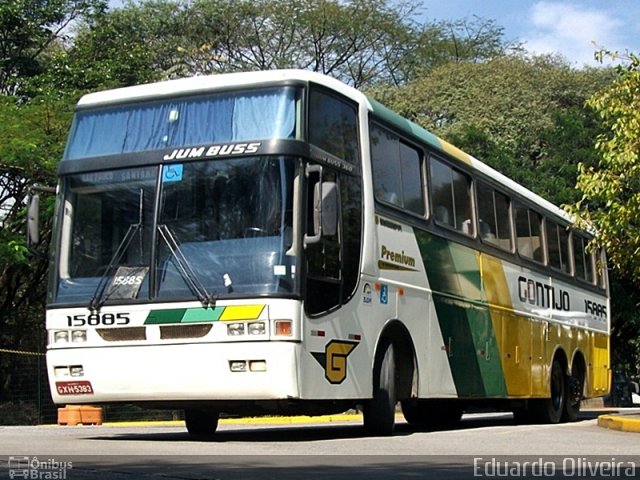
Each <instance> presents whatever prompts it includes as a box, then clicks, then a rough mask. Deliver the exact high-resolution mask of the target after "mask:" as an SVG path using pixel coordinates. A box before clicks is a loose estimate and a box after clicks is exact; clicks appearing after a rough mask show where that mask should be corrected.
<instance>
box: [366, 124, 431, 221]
mask: <svg viewBox="0 0 640 480" xmlns="http://www.w3.org/2000/svg"><path fill="white" fill-rule="evenodd" d="M421 163H422V162H421V155H420V153H419V152H418V150H416V149H415V148H413V147H411V146H409V145H407V144H405V143H403V142H401V141H400V138H399V137H397V136H396V135H394V134H393V133H391V132H389V131H387V130H386V129H383V128H381V127H379V126H377V125H375V124H372V125H371V164H372V170H373V183H374V189H375V195H376V198H377V199H378V200H380V201H382V202H384V203H389V204H391V205H396V206H398V207H401V208H403V209H405V210H408V211H410V212H413V213H416V214H418V215H424V213H425V203H424V194H423V188H422V175H421V171H422V165H421Z"/></svg>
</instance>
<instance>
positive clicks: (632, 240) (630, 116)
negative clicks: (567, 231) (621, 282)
mask: <svg viewBox="0 0 640 480" xmlns="http://www.w3.org/2000/svg"><path fill="white" fill-rule="evenodd" d="M588 104H589V106H590V107H592V108H593V109H594V110H595V111H596V112H597V114H598V115H599V117H600V120H601V122H602V126H603V129H604V132H603V133H601V134H600V135H599V136H598V138H597V140H596V149H597V151H598V153H599V154H600V162H599V164H598V165H584V164H583V165H580V174H579V177H578V183H577V188H578V189H579V190H580V191H581V192H582V198H581V200H580V201H579V202H578V203H577V205H576V209H575V212H576V213H578V214H579V216H580V217H581V218H582V219H583V220H584V221H586V222H588V223H591V224H593V225H594V226H595V227H596V228H597V230H598V232H599V238H600V240H599V241H600V242H601V244H602V246H604V247H605V249H606V250H607V252H608V255H609V259H610V261H611V262H612V263H613V265H614V266H615V267H616V268H617V269H618V270H619V271H621V272H625V273H628V274H629V275H630V276H631V277H632V278H633V279H634V281H636V282H638V281H640V260H638V259H639V258H640V257H639V256H638V254H639V253H640V223H639V222H638V219H639V218H640V57H637V56H634V55H632V56H631V57H630V63H629V65H628V67H627V68H619V69H618V78H617V79H616V81H615V82H613V83H612V84H611V85H609V86H607V87H605V88H603V89H602V90H600V91H598V92H597V93H595V94H594V95H593V96H592V97H591V98H590V99H589V101H588Z"/></svg>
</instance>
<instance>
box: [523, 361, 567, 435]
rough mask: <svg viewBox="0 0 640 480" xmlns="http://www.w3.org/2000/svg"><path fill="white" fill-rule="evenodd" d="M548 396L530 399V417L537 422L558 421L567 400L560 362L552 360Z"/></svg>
mask: <svg viewBox="0 0 640 480" xmlns="http://www.w3.org/2000/svg"><path fill="white" fill-rule="evenodd" d="M549 386H550V391H551V396H550V397H549V398H542V399H533V400H531V405H530V408H531V417H532V420H533V421H535V422H537V423H558V422H560V420H561V419H562V414H563V412H564V409H565V403H566V401H567V382H566V380H565V374H564V371H563V370H562V366H561V365H560V362H558V361H557V360H554V361H553V364H552V365H551V376H550V385H549Z"/></svg>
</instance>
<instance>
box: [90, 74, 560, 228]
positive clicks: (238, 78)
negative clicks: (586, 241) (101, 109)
mask: <svg viewBox="0 0 640 480" xmlns="http://www.w3.org/2000/svg"><path fill="white" fill-rule="evenodd" d="M287 80H290V81H302V82H313V83H316V84H320V85H323V86H325V87H327V88H329V89H331V90H334V91H336V92H338V93H340V94H342V95H344V96H346V97H348V98H350V99H352V100H354V101H356V102H358V103H359V104H364V105H365V106H366V108H367V109H368V110H369V111H370V112H372V113H373V114H375V115H376V116H378V117H379V118H381V119H382V120H384V121H385V122H386V123H388V124H390V125H392V126H394V127H395V128H396V129H398V130H400V131H401V132H403V133H404V134H406V135H407V136H408V137H409V138H413V139H414V140H416V141H419V142H421V143H426V144H428V145H430V146H431V147H433V148H434V149H436V150H439V151H440V152H443V153H445V154H446V155H447V156H448V157H449V158H452V159H454V160H455V161H458V162H461V163H463V164H464V165H466V166H467V167H470V168H471V169H473V170H476V171H477V172H479V173H480V174H481V175H484V176H485V177H489V178H492V179H494V180H495V181H496V182H498V183H499V184H500V185H502V186H503V187H504V188H505V189H506V190H508V191H509V192H513V193H515V194H516V195H518V196H520V197H522V198H525V199H527V200H529V201H530V202H532V203H534V204H535V205H537V206H539V207H540V208H541V209H542V210H543V211H544V212H545V213H547V214H551V215H554V216H556V217H559V218H560V219H562V220H564V221H566V222H571V221H572V220H571V217H570V216H569V215H568V214H567V213H566V212H565V211H564V210H562V209H561V208H559V207H557V206H556V205H554V204H552V203H551V202H549V201H547V200H545V199H544V198H542V197H540V196H539V195H537V194H535V193H533V192H532V191H530V190H529V189H527V188H525V187H523V186H522V185H520V184H518V183H516V182H515V181H513V180H511V179H510V178H508V177H506V176H504V175H503V174H501V173H500V172H498V171H497V170H495V169H493V168H491V167H490V166H488V165H487V164H485V163H483V162H482V161H480V160H478V159H477V158H475V157H473V156H471V155H469V154H467V153H465V152H463V151H462V150H460V149H459V148H457V147H455V146H453V145H451V144H450V143H448V142H446V141H445V140H443V139H441V138H439V137H438V136H436V135H434V134H433V133H431V132H429V131H428V130H426V129H424V128H422V127H421V126H419V125H418V124H416V123H414V122H412V121H410V120H408V119H406V118H404V117H402V116H401V115H399V114H397V113H395V112H394V111H392V110H390V109H389V108H387V107H385V106H384V105H382V104H381V103H379V102H377V101H376V100H373V99H372V98H369V97H367V96H366V95H364V94H363V93H362V92H360V91H359V90H357V89H355V88H353V87H350V86H348V85H346V84H344V83H342V82H341V81H339V80H337V79H335V78H333V77H329V76H326V75H323V74H320V73H317V72H311V71H308V70H296V69H291V70H267V71H261V72H241V73H228V74H219V75H201V76H194V77H188V78H181V79H176V80H167V81H161V82H156V83H150V84H144V85H135V86H131V87H123V88H117V89H113V90H105V91H100V92H95V93H89V94H87V95H84V96H83V97H82V98H81V99H80V101H79V102H78V105H77V107H78V108H79V109H83V108H91V107H98V106H107V105H110V104H119V103H128V102H136V101H145V100H151V99H158V98H162V97H171V96H175V95H189V94H198V93H205V92H207V91H211V90H217V89H221V88H224V87H228V86H230V85H233V86H236V87H237V86H240V87H253V86H256V87H257V86H260V85H264V84H270V83H271V84H272V83H277V82H283V81H287Z"/></svg>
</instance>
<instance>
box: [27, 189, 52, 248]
mask: <svg viewBox="0 0 640 480" xmlns="http://www.w3.org/2000/svg"><path fill="white" fill-rule="evenodd" d="M38 192H42V193H47V194H55V193H56V189H55V188H53V187H40V186H34V187H31V190H29V198H28V204H27V247H28V248H29V251H30V252H31V253H33V254H36V255H40V256H43V254H42V253H40V252H38V251H37V250H36V247H37V246H38V244H39V243H40V195H39V194H38Z"/></svg>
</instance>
